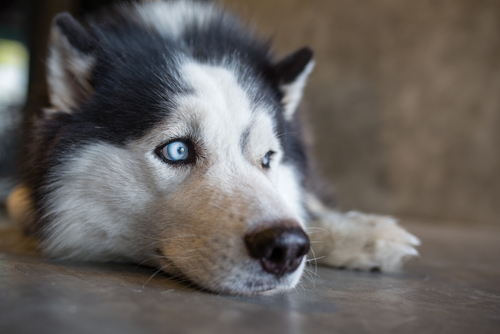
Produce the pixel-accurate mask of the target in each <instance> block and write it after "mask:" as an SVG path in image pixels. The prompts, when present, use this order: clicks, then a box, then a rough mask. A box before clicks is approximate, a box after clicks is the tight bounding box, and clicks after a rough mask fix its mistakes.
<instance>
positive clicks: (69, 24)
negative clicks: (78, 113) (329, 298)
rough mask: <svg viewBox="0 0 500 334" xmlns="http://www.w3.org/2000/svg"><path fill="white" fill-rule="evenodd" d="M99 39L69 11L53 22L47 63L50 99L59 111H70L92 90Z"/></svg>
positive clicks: (58, 16)
mask: <svg viewBox="0 0 500 334" xmlns="http://www.w3.org/2000/svg"><path fill="white" fill-rule="evenodd" d="M96 46H97V42H96V40H95V39H94V37H93V36H92V35H91V34H90V33H89V32H88V31H87V30H85V28H84V27H83V26H82V25H81V24H80V23H79V22H78V21H76V20H75V19H74V18H73V16H71V14H69V13H62V14H59V15H57V16H56V17H55V18H54V21H53V22H52V28H51V32H50V42H49V55H48V62H47V81H48V85H49V96H50V102H51V103H52V105H53V107H55V109H57V110H59V111H65V112H71V109H73V108H75V107H77V106H78V105H79V104H80V103H82V102H83V101H85V100H86V99H87V98H88V97H89V96H90V94H92V92H93V88H92V84H91V81H90V80H91V73H92V68H93V66H94V63H95V56H94V51H95V49H96Z"/></svg>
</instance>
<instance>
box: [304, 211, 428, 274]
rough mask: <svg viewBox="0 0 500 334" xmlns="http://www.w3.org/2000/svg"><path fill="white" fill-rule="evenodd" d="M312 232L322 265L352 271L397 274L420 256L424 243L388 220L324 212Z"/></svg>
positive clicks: (317, 254)
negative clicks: (408, 262)
mask: <svg viewBox="0 0 500 334" xmlns="http://www.w3.org/2000/svg"><path fill="white" fill-rule="evenodd" d="M317 217H318V219H317V220H316V221H315V222H314V224H313V226H314V227H311V228H310V229H309V230H308V232H309V237H310V238H311V240H312V242H311V244H312V246H313V247H312V248H313V251H314V253H315V255H313V256H316V257H318V258H319V259H318V263H320V264H325V265H329V266H334V267H345V268H349V269H362V270H371V269H380V270H382V271H397V270H398V269H400V268H401V266H402V265H403V263H404V262H405V261H406V260H407V259H409V258H411V257H413V256H418V252H417V250H416V249H415V246H418V245H420V240H419V239H418V238H417V237H415V236H414V235H412V234H410V233H408V232H407V231H406V230H405V229H403V228H402V227H400V226H398V224H397V222H396V220H395V219H394V218H391V217H387V216H379V215H372V214H363V213H359V212H354V211H352V212H348V213H345V214H343V213H339V212H335V211H323V212H321V213H319V214H318V216H317Z"/></svg>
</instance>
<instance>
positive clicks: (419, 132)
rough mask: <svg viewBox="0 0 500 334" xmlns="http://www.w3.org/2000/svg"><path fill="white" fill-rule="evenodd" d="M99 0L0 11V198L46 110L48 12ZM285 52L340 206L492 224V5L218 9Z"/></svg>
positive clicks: (499, 108) (495, 132) (231, 1)
mask: <svg viewBox="0 0 500 334" xmlns="http://www.w3.org/2000/svg"><path fill="white" fill-rule="evenodd" d="M111 2H119V1H109V0H108V1H105V0H88V1H87V0H46V1H42V0H38V1H35V0H32V1H30V0H14V1H12V0H7V1H6V0H3V1H2V2H1V4H0V202H2V201H4V200H5V197H6V194H7V193H8V190H9V188H11V187H12V185H13V181H12V175H13V174H14V172H15V170H16V167H15V155H16V152H17V151H18V149H19V137H20V134H21V133H22V131H23V128H24V126H23V125H22V124H23V122H22V119H23V116H24V117H29V115H30V114H31V113H32V112H33V110H37V109H40V108H41V107H44V106H47V96H46V86H45V69H44V61H45V60H44V59H45V55H46V44H47V34H48V30H49V27H50V22H51V19H52V17H53V16H54V15H55V14H56V13H58V12H61V11H70V12H72V13H73V14H74V15H75V16H76V17H82V15H84V14H85V13H88V12H92V11H94V10H96V9H98V8H100V7H102V6H105V5H107V4H109V3H111ZM223 3H224V4H225V5H226V6H227V7H229V8H230V9H232V10H234V11H236V12H237V13H239V14H240V15H241V16H243V17H244V18H245V19H246V21H247V22H249V23H251V24H252V25H254V26H255V27H256V29H257V31H258V32H259V33H260V34H261V35H262V36H263V37H266V38H267V37H272V38H273V40H274V45H275V49H276V53H277V54H278V55H279V56H284V55H286V54H288V53H290V52H292V51H294V50H295V49H298V48H299V47H301V46H303V45H309V46H310V47H311V48H313V49H314V50H315V52H316V68H315V71H314V72H313V74H312V76H311V78H310V80H309V85H308V87H307V89H306V94H305V98H306V99H305V102H304V105H305V106H306V108H307V110H308V112H307V118H308V120H309V122H310V123H311V129H312V133H313V135H314V144H313V152H312V153H313V155H314V156H315V157H316V160H317V161H318V167H319V170H320V171H321V172H322V174H323V175H324V177H325V179H326V180H327V181H328V182H330V183H331V184H333V185H334V187H335V189H336V193H337V196H338V198H339V200H340V204H341V208H342V209H344V210H350V209H358V210H362V211H368V212H374V213H382V214H392V215H396V216H399V217H403V218H424V219H427V220H430V221H434V220H435V221H438V220H439V221H440V222H453V223H468V224H496V225H499V224H500V219H499V217H500V1H498V0H420V1H401V0H379V1H362V0H307V1H304V0H272V1H269V0H225V1H224V2H223Z"/></svg>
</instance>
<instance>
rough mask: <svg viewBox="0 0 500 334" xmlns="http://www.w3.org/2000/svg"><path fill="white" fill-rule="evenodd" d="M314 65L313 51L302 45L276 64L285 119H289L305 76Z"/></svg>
mask: <svg viewBox="0 0 500 334" xmlns="http://www.w3.org/2000/svg"><path fill="white" fill-rule="evenodd" d="M313 67H314V60H313V52H312V50H311V49H309V48H308V47H304V48H302V49H300V50H298V51H296V52H294V53H292V54H291V55H289V56H287V57H285V58H284V59H283V60H281V61H280V62H279V63H278V64H276V67H275V69H276V73H277V75H278V83H279V88H280V89H281V92H282V93H283V99H282V101H281V102H282V103H283V106H284V108H285V119H286V120H287V121H289V120H291V119H292V117H293V114H294V113H295V110H296V109H297V106H298V105H299V102H300V99H301V98H302V92H303V90H304V86H305V84H306V81H307V77H308V76H309V74H310V73H311V71H312V69H313Z"/></svg>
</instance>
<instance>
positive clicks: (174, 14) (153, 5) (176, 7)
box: [134, 0, 221, 36]
mask: <svg viewBox="0 0 500 334" xmlns="http://www.w3.org/2000/svg"><path fill="white" fill-rule="evenodd" d="M134 10H135V13H134V14H135V15H136V17H137V18H138V19H139V22H140V23H142V24H143V25H144V26H146V27H148V28H152V29H155V30H156V31H157V32H159V33H160V34H163V35H168V36H179V35H181V34H182V33H183V31H184V29H185V27H186V26H189V25H190V24H193V23H195V24H196V25H197V26H198V27H200V28H202V27H203V26H204V25H206V24H207V23H209V22H211V20H213V18H214V17H216V16H217V15H220V14H221V11H220V10H219V9H218V8H217V7H216V6H215V5H214V4H210V3H200V2H197V1H190V0H175V1H168V2H166V1H165V2H163V1H157V2H144V3H139V4H137V5H136V6H135V8H134Z"/></svg>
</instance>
